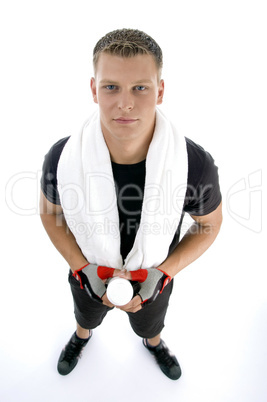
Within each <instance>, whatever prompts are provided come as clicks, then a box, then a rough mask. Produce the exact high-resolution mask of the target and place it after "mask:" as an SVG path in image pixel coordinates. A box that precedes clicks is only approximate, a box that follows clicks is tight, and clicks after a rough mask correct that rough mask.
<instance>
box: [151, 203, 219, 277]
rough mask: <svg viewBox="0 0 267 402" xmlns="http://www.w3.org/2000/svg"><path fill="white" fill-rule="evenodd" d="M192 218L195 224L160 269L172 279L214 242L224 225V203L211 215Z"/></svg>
mask: <svg viewBox="0 0 267 402" xmlns="http://www.w3.org/2000/svg"><path fill="white" fill-rule="evenodd" d="M191 216H192V215H191ZM192 218H193V219H194V221H195V222H194V223H193V224H192V226H191V227H190V228H189V230H188V232H187V233H186V234H185V236H184V237H183V239H182V240H181V242H180V243H179V244H178V246H177V247H176V249H175V250H174V251H173V253H172V254H171V255H170V256H169V257H168V258H167V259H166V260H165V261H164V262H163V263H162V264H161V266H160V267H159V268H160V269H162V270H163V271H164V272H166V273H167V274H168V275H170V276H171V277H174V276H175V275H176V274H177V273H178V272H180V271H181V270H182V269H184V268H185V267H187V266H188V265H189V264H191V263H192V262H193V261H195V260H196V259H197V258H199V257H200V256H201V255H202V254H203V253H204V252H205V251H206V250H207V249H208V248H209V247H210V246H211V244H212V243H213V242H214V240H215V239H216V237H217V235H218V233H219V231H220V227H221V223H222V203H221V204H220V205H219V206H218V207H217V209H216V210H215V211H213V212H211V213H210V214H208V215H204V216H192Z"/></svg>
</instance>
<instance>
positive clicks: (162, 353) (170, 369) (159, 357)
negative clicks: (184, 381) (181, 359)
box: [143, 339, 182, 380]
mask: <svg viewBox="0 0 267 402" xmlns="http://www.w3.org/2000/svg"><path fill="white" fill-rule="evenodd" d="M143 344H144V346H145V347H146V348H147V349H148V350H149V352H150V353H151V354H152V355H154V357H155V359H156V361H157V363H158V365H159V367H160V369H161V371H162V372H163V373H164V374H165V375H166V376H167V377H169V378H170V379H171V380H178V378H180V377H181V375H182V371H181V367H180V365H179V363H178V361H177V359H176V357H175V356H174V355H172V354H171V352H170V351H169V349H168V348H167V346H166V344H165V342H164V341H163V340H161V341H160V344H159V345H158V346H155V347H152V346H150V345H148V342H147V339H143Z"/></svg>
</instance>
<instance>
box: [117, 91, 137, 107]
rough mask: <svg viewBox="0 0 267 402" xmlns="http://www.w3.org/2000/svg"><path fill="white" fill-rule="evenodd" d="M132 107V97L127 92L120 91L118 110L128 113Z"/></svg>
mask: <svg viewBox="0 0 267 402" xmlns="http://www.w3.org/2000/svg"><path fill="white" fill-rule="evenodd" d="M133 107H134V99H133V95H132V94H131V93H129V92H128V91H122V92H121V93H120V96H119V99H118V108H119V109H121V110H123V111H125V112H129V111H131V110H132V109H133Z"/></svg>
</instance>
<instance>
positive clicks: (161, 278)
mask: <svg viewBox="0 0 267 402" xmlns="http://www.w3.org/2000/svg"><path fill="white" fill-rule="evenodd" d="M131 275H132V280H133V281H138V282H139V283H140V290H139V292H138V293H137V294H138V295H139V296H140V297H141V299H142V306H147V305H148V304H151V303H153V301H154V300H155V299H156V298H157V296H158V295H159V294H160V293H162V292H163V289H164V288H165V286H167V285H168V283H170V282H171V280H172V278H171V277H170V276H169V275H168V274H166V272H164V271H161V270H160V269H158V268H148V269H138V270H137V271H131Z"/></svg>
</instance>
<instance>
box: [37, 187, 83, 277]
mask: <svg viewBox="0 0 267 402" xmlns="http://www.w3.org/2000/svg"><path fill="white" fill-rule="evenodd" d="M40 217H41V220H42V223H43V226H44V228H45V230H46V232H47V234H48V236H49V237H50V240H51V241H52V243H53V244H54V246H55V247H56V249H57V250H58V251H59V252H60V254H61V255H62V256H63V257H64V258H65V260H66V261H67V262H68V264H69V266H70V268H71V270H72V272H74V271H75V270H76V269H79V268H81V267H82V266H84V265H85V264H88V261H87V260H86V258H85V257H84V255H83V254H82V252H81V249H80V248H79V246H78V244H77V243H76V240H75V237H74V236H73V234H72V233H71V231H70V230H69V228H68V226H67V223H66V221H65V218H64V215H63V210H62V208H61V206H60V205H56V204H52V203H51V202H49V201H48V200H47V198H46V197H45V196H44V194H43V192H42V191H41V195H40Z"/></svg>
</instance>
